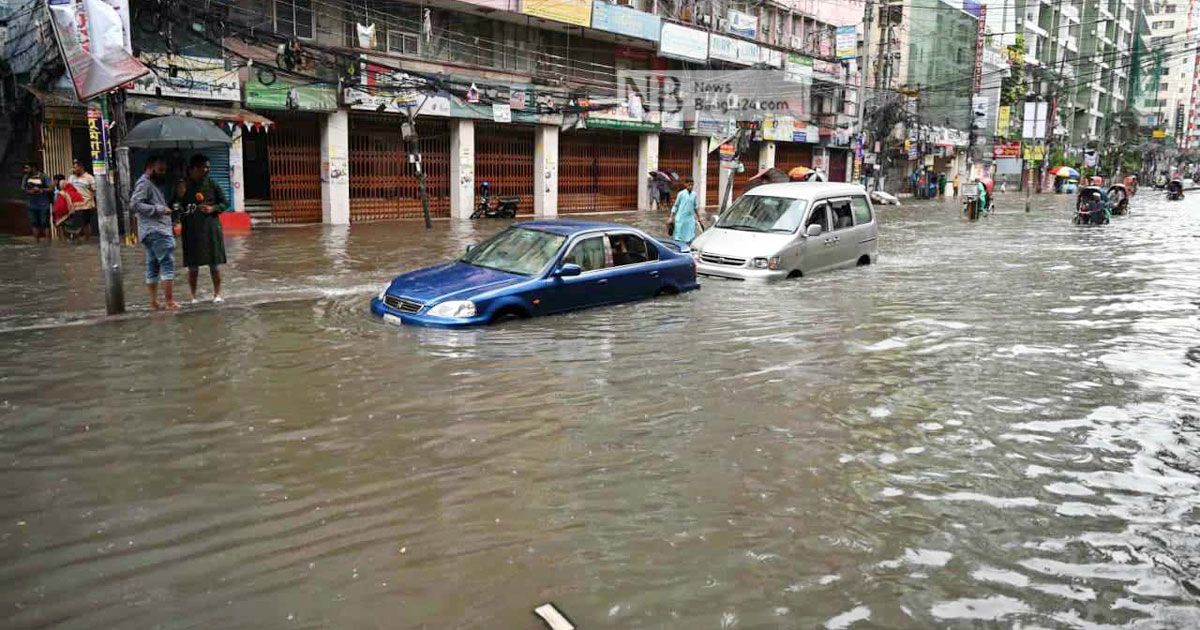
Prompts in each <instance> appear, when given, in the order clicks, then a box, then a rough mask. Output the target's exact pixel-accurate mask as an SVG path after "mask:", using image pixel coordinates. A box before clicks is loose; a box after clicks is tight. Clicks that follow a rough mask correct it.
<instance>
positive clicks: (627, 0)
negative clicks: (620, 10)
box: [617, 0, 634, 7]
mask: <svg viewBox="0 0 1200 630" xmlns="http://www.w3.org/2000/svg"><path fill="white" fill-rule="evenodd" d="M633 1H634V0H617V4H618V5H620V6H623V7H632V6H633Z"/></svg>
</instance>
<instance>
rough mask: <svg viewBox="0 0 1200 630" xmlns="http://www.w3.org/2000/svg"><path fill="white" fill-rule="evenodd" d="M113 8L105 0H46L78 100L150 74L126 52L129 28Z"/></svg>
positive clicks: (55, 34) (113, 3)
mask: <svg viewBox="0 0 1200 630" xmlns="http://www.w3.org/2000/svg"><path fill="white" fill-rule="evenodd" d="M114 5H117V6H119V5H118V3H116V2H109V1H106V0H46V8H47V10H48V11H49V12H50V22H51V25H52V26H53V27H54V39H56V40H57V41H58V47H59V51H60V52H61V53H62V58H63V60H64V61H65V62H66V66H67V73H68V74H69V75H70V76H71V83H72V85H73V86H74V87H75V96H76V97H78V98H79V100H80V101H88V100H91V99H93V98H95V97H97V96H100V95H101V94H104V93H106V92H110V91H112V90H114V89H116V88H118V87H121V86H122V85H125V84H126V83H129V82H131V81H134V80H136V79H138V78H139V77H141V76H143V75H145V74H147V73H148V72H150V70H149V69H148V68H146V66H144V65H142V63H141V62H140V61H138V60H137V59H135V58H134V57H133V55H131V54H129V51H128V50H127V49H126V42H127V40H128V34H127V32H128V29H127V28H125V27H124V25H123V22H124V19H123V18H122V15H121V13H120V12H119V11H118V9H117V7H116V6H114ZM127 18H128V10H126V12H125V19H127Z"/></svg>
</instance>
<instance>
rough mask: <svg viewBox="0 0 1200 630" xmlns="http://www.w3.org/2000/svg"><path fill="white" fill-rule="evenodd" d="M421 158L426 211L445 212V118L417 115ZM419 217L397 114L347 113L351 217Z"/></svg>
mask: <svg viewBox="0 0 1200 630" xmlns="http://www.w3.org/2000/svg"><path fill="white" fill-rule="evenodd" d="M417 131H418V133H419V134H420V136H421V163H422V164H423V165H424V167H425V190H426V192H427V194H428V195H429V214H430V215H432V216H434V217H448V216H450V128H449V126H448V125H447V123H446V121H444V120H439V119H436V118H435V119H425V118H422V119H420V121H419V122H418V123H417ZM420 216H421V196H420V187H419V185H418V182H417V171H416V168H415V166H414V165H413V164H410V163H409V161H408V149H407V147H406V146H405V143H404V140H403V139H402V138H401V135H400V119H399V117H396V116H367V115H362V116H360V115H354V116H351V118H350V221H351V222H355V223H357V222H360V221H373V220H380V219H411V218H416V217H420Z"/></svg>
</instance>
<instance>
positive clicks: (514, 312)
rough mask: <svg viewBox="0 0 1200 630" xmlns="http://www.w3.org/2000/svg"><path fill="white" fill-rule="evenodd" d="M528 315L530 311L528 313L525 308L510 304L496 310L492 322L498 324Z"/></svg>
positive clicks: (525, 317)
mask: <svg viewBox="0 0 1200 630" xmlns="http://www.w3.org/2000/svg"><path fill="white" fill-rule="evenodd" d="M528 317H529V313H526V312H525V311H524V310H522V309H519V308H516V307H514V306H509V307H506V308H502V309H500V310H498V311H496V314H495V315H493V316H492V323H493V324H497V323H500V322H507V321H510V320H514V319H527V318H528Z"/></svg>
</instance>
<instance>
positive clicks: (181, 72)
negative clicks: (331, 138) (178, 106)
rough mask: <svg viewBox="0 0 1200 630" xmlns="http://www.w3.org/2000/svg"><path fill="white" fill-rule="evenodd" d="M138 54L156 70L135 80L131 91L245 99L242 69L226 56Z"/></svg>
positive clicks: (213, 99)
mask: <svg viewBox="0 0 1200 630" xmlns="http://www.w3.org/2000/svg"><path fill="white" fill-rule="evenodd" d="M138 57H139V59H140V60H141V61H142V63H144V64H146V66H148V67H150V68H154V72H151V73H150V74H147V75H145V76H143V77H141V78H139V79H138V80H137V81H134V82H133V85H132V87H130V88H129V92H130V93H131V94H144V95H147V96H165V97H168V98H199V99H204V100H206V101H228V102H234V103H236V102H238V101H241V100H242V82H241V80H240V78H239V77H238V70H237V68H229V67H226V65H225V60H224V59H219V58H209V57H192V56H188V55H170V54H156V53H141V54H140V55H138Z"/></svg>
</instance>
